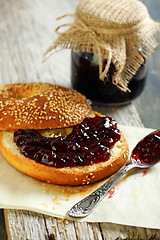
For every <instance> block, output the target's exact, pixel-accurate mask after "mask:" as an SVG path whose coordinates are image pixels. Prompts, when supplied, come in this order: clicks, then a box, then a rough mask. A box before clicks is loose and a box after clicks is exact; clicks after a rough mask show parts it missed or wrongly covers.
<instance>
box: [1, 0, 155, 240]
mask: <svg viewBox="0 0 160 240" xmlns="http://www.w3.org/2000/svg"><path fill="white" fill-rule="evenodd" d="M79 1H80V0H61V1H58V0H46V1H43V0H32V1H28V0H0V43H1V47H0V84H5V83H12V82H29V81H44V82H51V83H58V84H61V85H63V86H66V87H71V84H70V51H68V50H66V51H62V52H59V53H57V54H55V55H54V56H52V57H51V58H50V59H48V61H45V62H44V63H42V60H43V54H44V52H45V50H46V49H47V47H48V46H49V45H50V43H51V42H52V40H53V39H54V38H55V37H56V36H55V34H54V31H53V30H54V29H55V27H56V26H57V25H58V24H59V23H58V22H57V21H56V20H55V19H56V17H58V16H61V15H63V14H64V13H73V12H74V9H75V6H76V4H77V3H78V2H79ZM144 3H145V4H146V5H147V6H148V8H149V10H150V12H151V14H152V15H153V17H154V18H155V19H156V20H160V16H159V10H160V2H159V0H144ZM159 57H160V50H159V49H157V50H156V51H155V53H154V55H153V56H152V57H151V64H150V71H149V80H148V83H147V86H146V88H145V90H144V92H143V94H142V95H141V96H140V97H139V98H138V99H137V100H135V101H134V102H133V103H132V104H130V105H128V106H123V107H119V108H106V107H100V106H94V107H93V108H94V109H95V110H97V111H99V112H102V113H104V114H108V115H110V116H113V117H114V118H115V119H116V120H117V121H118V122H119V123H120V124H124V125H130V126H146V127H151V128H159V119H160V111H159V110H160V94H159V89H160V81H159V76H160V68H159V63H158V61H159ZM6 174H7V173H6ZM113 211H114V209H113ZM3 213H4V214H3ZM4 217H5V220H4ZM6 239H9V240H38V239H40V240H43V239H45V240H61V239H62V240H63V239H73V240H77V239H79V240H92V239H96V240H105V239H106V240H116V239H144V240H145V239H157V240H158V239H160V230H155V229H145V228H138V227H131V226H124V225H117V224H112V223H88V222H83V223H78V222H72V221H69V222H66V221H62V220H61V219H57V218H53V217H49V216H45V215H43V214H37V213H33V212H29V211H23V210H9V209H6V210H4V212H3V210H0V240H6Z"/></svg>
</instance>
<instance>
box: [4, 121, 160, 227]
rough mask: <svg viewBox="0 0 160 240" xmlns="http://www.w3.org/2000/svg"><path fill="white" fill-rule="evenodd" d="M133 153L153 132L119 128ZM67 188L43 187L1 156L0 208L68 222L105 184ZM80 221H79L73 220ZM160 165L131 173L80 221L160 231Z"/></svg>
mask: <svg viewBox="0 0 160 240" xmlns="http://www.w3.org/2000/svg"><path fill="white" fill-rule="evenodd" d="M120 127H121V129H122V130H123V132H124V133H125V136H126V138H127V140H128V143H129V147H130V150H131V149H132V148H133V147H134V146H135V145H136V143H137V142H138V141H139V140H140V139H141V138H142V137H144V136H145V135H147V134H148V133H150V132H152V131H153V129H146V128H137V127H127V126H120ZM102 182H103V181H101V182H99V183H96V184H91V185H89V186H79V187H68V186H58V185H54V184H49V183H44V182H41V181H38V180H35V179H33V178H31V177H28V176H26V175H24V174H22V173H20V172H18V171H17V170H16V169H14V168H13V167H12V166H10V165H9V164H8V163H7V162H6V161H5V160H4V159H3V157H2V156H1V155H0V208H9V209H26V210H31V211H35V212H39V213H44V214H48V215H51V216H55V217H62V218H67V216H66V213H67V211H68V209H69V208H70V207H71V206H72V205H73V204H75V203H76V202H77V201H79V200H80V199H82V198H84V197H85V196H86V195H88V194H89V193H90V192H91V191H93V190H94V189H96V188H97V187H98V186H100V185H101V184H102ZM74 220H78V219H74ZM159 220H160V164H159V163H158V164H157V165H156V166H154V167H152V168H150V169H138V170H131V171H130V173H128V174H127V176H125V177H124V178H123V179H122V180H120V181H119V182H118V183H117V184H116V185H115V186H114V187H113V188H112V189H111V190H110V191H109V193H108V194H107V195H106V197H105V198H104V199H103V201H102V202H101V203H100V204H99V205H98V206H97V208H96V209H95V210H94V211H93V212H92V214H90V215H89V216H88V217H86V218H83V219H81V220H78V221H88V222H112V223H118V224H125V225H132V226H140V227H148V228H157V229H159V228H160V221H159Z"/></svg>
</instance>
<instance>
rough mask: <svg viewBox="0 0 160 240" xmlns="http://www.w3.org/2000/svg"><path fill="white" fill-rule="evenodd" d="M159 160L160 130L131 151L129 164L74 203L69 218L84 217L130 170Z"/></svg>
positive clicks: (148, 165) (153, 163)
mask: <svg viewBox="0 0 160 240" xmlns="http://www.w3.org/2000/svg"><path fill="white" fill-rule="evenodd" d="M159 160H160V130H157V131H154V132H152V133H150V134H149V135H147V136H146V137H145V138H143V139H142V140H141V141H140V142H138V144H137V145H136V147H135V148H134V149H133V151H132V154H131V157H130V163H129V164H128V165H126V166H124V167H122V168H121V169H120V170H119V171H118V172H117V173H116V174H115V175H114V176H113V177H112V178H110V179H109V180H108V181H107V182H106V183H104V184H103V185H102V186H101V187H99V188H98V189H97V190H95V191H94V192H92V193H91V194H89V195H88V196H87V197H85V198H84V199H82V200H81V201H79V202H78V203H76V204H75V205H74V206H73V207H71V208H70V209H69V211H68V215H69V216H70V217H76V218H80V217H86V216H87V215H89V214H90V213H91V212H92V210H93V209H94V208H95V207H96V206H97V205H98V203H99V202H100V201H101V200H102V199H103V198H104V196H105V195H106V194H107V192H108V191H109V190H110V189H111V187H112V186H113V185H114V184H115V183H116V182H117V181H118V180H119V179H120V178H121V177H122V176H123V175H124V174H125V173H126V172H128V171H129V170H130V169H132V168H148V167H152V166H153V165H155V164H156V163H158V162H159Z"/></svg>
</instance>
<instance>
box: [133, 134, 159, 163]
mask: <svg viewBox="0 0 160 240" xmlns="http://www.w3.org/2000/svg"><path fill="white" fill-rule="evenodd" d="M132 158H133V159H134V160H136V161H138V162H141V163H146V164H152V163H156V162H157V161H159V160H160V130H157V131H155V132H153V133H151V134H149V135H148V136H146V137H145V138H144V139H142V140H141V141H140V142H139V143H138V144H137V146H136V147H135V148H134V150H133V154H132Z"/></svg>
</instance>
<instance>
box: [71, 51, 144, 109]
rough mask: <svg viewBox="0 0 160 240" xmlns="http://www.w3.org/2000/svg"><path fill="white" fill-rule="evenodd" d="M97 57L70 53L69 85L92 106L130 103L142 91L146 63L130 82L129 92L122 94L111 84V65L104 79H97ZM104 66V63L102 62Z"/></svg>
mask: <svg viewBox="0 0 160 240" xmlns="http://www.w3.org/2000/svg"><path fill="white" fill-rule="evenodd" d="M97 58H98V56H97V55H95V54H92V53H83V52H76V51H72V53H71V83H72V87H73V88H74V89H75V90H77V91H79V92H81V93H82V94H84V95H85V96H86V97H87V98H88V99H89V100H90V101H91V103H93V104H102V105H103V104H104V105H108V106H117V105H124V104H128V103H130V102H131V101H132V100H134V99H135V98H137V97H138V96H139V95H140V93H141V92H142V90H143V89H144V86H145V83H146V79H147V69H148V61H145V63H144V64H143V65H141V67H140V68H139V70H138V71H137V73H136V74H135V75H134V76H133V78H132V79H131V80H130V82H129V85H128V88H129V89H130V92H129V91H127V92H124V91H122V90H120V89H119V88H118V87H117V86H115V85H114V84H112V76H113V74H114V71H115V67H114V65H113V64H111V65H110V69H109V71H108V73H107V75H106V77H105V79H104V81H102V80H100V79H99V65H98V59H97ZM104 64H105V62H104Z"/></svg>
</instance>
